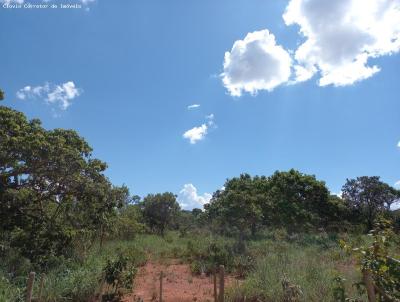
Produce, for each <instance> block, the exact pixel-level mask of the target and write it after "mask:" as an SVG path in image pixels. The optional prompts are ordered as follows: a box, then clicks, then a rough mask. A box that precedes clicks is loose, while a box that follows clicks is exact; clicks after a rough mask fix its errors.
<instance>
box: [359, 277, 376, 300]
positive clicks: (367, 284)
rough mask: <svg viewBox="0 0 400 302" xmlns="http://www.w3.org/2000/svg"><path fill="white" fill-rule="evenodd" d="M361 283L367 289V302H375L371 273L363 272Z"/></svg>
mask: <svg viewBox="0 0 400 302" xmlns="http://www.w3.org/2000/svg"><path fill="white" fill-rule="evenodd" d="M362 273H363V281H364V284H365V287H366V289H367V294H368V301H369V302H376V296H375V288H374V283H373V280H372V277H371V272H370V271H368V270H363V272H362Z"/></svg>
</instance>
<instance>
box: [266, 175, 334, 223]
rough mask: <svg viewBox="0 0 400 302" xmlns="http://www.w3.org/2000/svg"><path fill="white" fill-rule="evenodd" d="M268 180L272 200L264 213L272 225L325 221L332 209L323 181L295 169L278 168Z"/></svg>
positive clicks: (269, 198) (269, 195)
mask: <svg viewBox="0 0 400 302" xmlns="http://www.w3.org/2000/svg"><path fill="white" fill-rule="evenodd" d="M268 182H269V189H268V200H269V203H268V206H267V207H266V208H265V207H264V215H265V216H266V217H268V218H269V221H270V223H272V225H274V226H282V227H288V228H289V229H291V230H300V229H304V228H309V227H315V226H324V225H326V223H327V221H328V220H329V215H330V213H329V212H330V211H331V210H332V209H331V207H329V204H328V200H329V191H328V189H327V188H326V186H325V183H324V182H323V181H319V180H317V179H316V178H315V176H314V175H307V174H303V173H300V172H299V171H296V170H293V169H292V170H290V171H287V172H279V171H277V172H275V173H274V174H273V175H272V176H271V177H269V178H268Z"/></svg>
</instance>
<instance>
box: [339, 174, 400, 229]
mask: <svg viewBox="0 0 400 302" xmlns="http://www.w3.org/2000/svg"><path fill="white" fill-rule="evenodd" d="M342 192H343V193H342V196H343V199H344V200H345V202H346V203H347V204H348V206H349V207H350V209H351V210H352V213H353V218H354V220H356V221H359V222H363V223H365V224H366V226H367V228H368V230H370V229H372V227H373V224H374V221H375V220H376V218H377V216H378V215H379V214H384V213H388V212H389V210H390V206H391V204H392V203H393V202H395V201H396V200H397V199H398V198H399V197H400V192H399V191H398V190H396V189H395V188H393V187H391V186H389V185H388V184H386V183H384V182H382V181H381V180H380V178H379V177H378V176H371V177H369V176H361V177H357V178H356V179H347V180H346V183H345V185H344V186H343V188H342Z"/></svg>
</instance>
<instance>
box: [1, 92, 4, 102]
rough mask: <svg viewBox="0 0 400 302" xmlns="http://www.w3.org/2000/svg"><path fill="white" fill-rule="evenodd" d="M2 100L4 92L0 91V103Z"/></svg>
mask: <svg viewBox="0 0 400 302" xmlns="http://www.w3.org/2000/svg"><path fill="white" fill-rule="evenodd" d="M2 100H4V91H3V90H1V89H0V101H2Z"/></svg>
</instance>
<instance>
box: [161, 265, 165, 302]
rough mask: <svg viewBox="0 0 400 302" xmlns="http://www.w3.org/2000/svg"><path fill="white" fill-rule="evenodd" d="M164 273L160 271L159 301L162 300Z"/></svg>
mask: <svg viewBox="0 0 400 302" xmlns="http://www.w3.org/2000/svg"><path fill="white" fill-rule="evenodd" d="M163 277H164V273H163V271H161V273H160V302H162V282H163Z"/></svg>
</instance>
